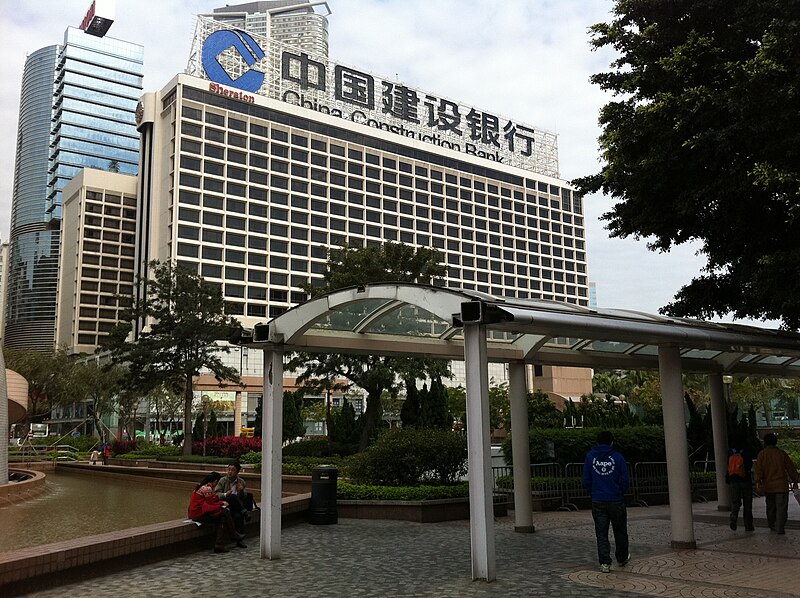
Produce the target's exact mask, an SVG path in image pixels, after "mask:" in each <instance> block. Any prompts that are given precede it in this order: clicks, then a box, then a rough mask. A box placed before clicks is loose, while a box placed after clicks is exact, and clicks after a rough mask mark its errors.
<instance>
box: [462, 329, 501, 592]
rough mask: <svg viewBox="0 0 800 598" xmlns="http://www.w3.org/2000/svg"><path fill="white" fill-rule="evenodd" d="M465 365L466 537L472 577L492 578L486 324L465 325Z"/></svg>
mask: <svg viewBox="0 0 800 598" xmlns="http://www.w3.org/2000/svg"><path fill="white" fill-rule="evenodd" d="M464 365H465V369H466V372H467V380H466V381H467V450H468V456H469V536H470V545H471V555H472V579H485V580H486V581H494V579H495V552H494V507H493V505H492V468H491V450H490V444H489V425H490V424H489V372H488V367H487V365H488V361H487V356H486V328H485V326H482V325H480V324H466V323H465V324H464Z"/></svg>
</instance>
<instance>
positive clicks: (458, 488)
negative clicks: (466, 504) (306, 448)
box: [336, 481, 469, 500]
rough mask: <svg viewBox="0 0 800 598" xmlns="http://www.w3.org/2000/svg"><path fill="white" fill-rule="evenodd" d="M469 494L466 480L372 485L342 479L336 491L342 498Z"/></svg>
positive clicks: (411, 497) (380, 498)
mask: <svg viewBox="0 0 800 598" xmlns="http://www.w3.org/2000/svg"><path fill="white" fill-rule="evenodd" d="M467 496H469V485H468V484H467V483H466V482H463V483H460V484H455V485H451V486H372V485H368V484H351V483H348V482H342V481H340V482H339V484H338V487H337V492H336V497H337V498H339V499H341V500H439V499H445V498H464V497H467Z"/></svg>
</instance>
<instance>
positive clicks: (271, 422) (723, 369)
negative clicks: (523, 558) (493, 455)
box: [246, 284, 800, 581]
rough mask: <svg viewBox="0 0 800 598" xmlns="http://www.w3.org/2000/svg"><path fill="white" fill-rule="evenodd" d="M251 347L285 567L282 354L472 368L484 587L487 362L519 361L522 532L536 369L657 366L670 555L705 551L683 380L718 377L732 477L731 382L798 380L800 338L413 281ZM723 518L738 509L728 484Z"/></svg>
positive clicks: (264, 543) (713, 386)
mask: <svg viewBox="0 0 800 598" xmlns="http://www.w3.org/2000/svg"><path fill="white" fill-rule="evenodd" d="M246 344H247V345H248V346H250V347H254V348H261V349H263V351H264V364H265V368H266V370H267V371H266V372H265V376H264V397H265V400H264V410H263V427H262V429H263V430H264V433H265V434H266V436H267V437H268V438H271V439H273V442H271V443H268V444H265V445H264V448H263V465H262V468H263V469H262V497H263V500H262V509H263V518H262V520H261V556H262V558H268V559H277V558H279V557H280V556H281V530H280V505H281V503H280V484H281V481H280V475H281V446H280V438H281V422H282V418H283V414H282V405H283V402H282V398H283V387H282V381H283V357H284V354H285V353H287V352H292V351H307V352H322V353H328V352H341V353H368V354H383V355H404V354H417V355H419V354H426V355H429V356H432V357H440V358H444V359H454V360H461V359H463V360H464V361H465V362H466V372H467V426H468V452H469V471H470V482H471V483H470V514H471V518H470V523H469V527H470V534H469V536H470V557H471V562H472V578H473V579H483V580H486V581H492V580H494V579H495V578H496V560H497V559H496V548H495V529H494V518H493V516H492V496H491V493H492V476H491V468H490V448H489V408H488V387H489V381H488V373H487V363H488V362H490V361H492V362H506V363H508V364H509V374H510V394H511V432H512V439H513V456H514V478H515V481H516V484H515V504H516V507H517V510H516V512H515V531H517V532H532V531H534V526H533V519H532V511H531V508H530V504H531V503H530V501H531V496H530V492H529V491H528V490H527V489H528V488H529V487H530V484H529V481H530V469H529V467H528V435H527V417H526V413H527V409H526V401H525V396H526V392H527V388H528V385H527V382H526V371H527V368H526V365H528V364H546V365H568V366H582V367H605V368H626V369H636V368H638V369H647V368H650V369H656V368H657V369H658V370H659V372H660V377H661V390H662V397H663V411H664V430H665V432H664V435H665V444H666V454H667V462H668V485H669V496H670V507H669V509H670V511H669V521H670V532H669V534H668V535H669V536H670V538H671V541H670V545H671V547H672V548H674V549H694V548H696V547H697V540H696V536H695V524H694V520H693V515H692V502H691V491H690V486H689V459H688V447H687V443H686V433H685V423H684V406H683V383H682V378H681V375H682V373H683V372H685V371H691V372H702V373H705V374H707V375H708V376H709V380H710V391H711V409H712V417H713V422H714V423H713V431H714V448H715V453H716V455H717V463H716V466H717V467H716V470H717V471H718V472H723V471H725V466H724V462H725V454H726V452H727V432H726V430H725V417H724V410H725V400H724V396H723V383H722V376H723V375H724V374H728V375H729V374H760V375H769V376H778V377H796V376H798V375H800V335H798V334H793V333H784V332H780V331H775V330H764V329H759V328H756V327H750V326H742V325H734V324H714V323H708V322H700V321H695V320H686V319H677V318H666V317H661V316H654V315H648V314H642V313H638V312H629V311H620V310H591V309H587V308H581V307H577V306H572V305H567V304H562V303H554V302H546V301H527V300H510V299H499V298H494V297H489V296H487V295H484V294H481V293H475V292H467V291H462V290H453V289H446V288H439V287H429V286H422V285H410V284H378V285H368V286H366V287H359V288H351V289H344V290H341V291H337V292H334V293H331V294H329V295H326V296H324V297H320V298H317V299H314V300H312V301H309V302H307V303H305V304H302V305H299V306H297V307H295V308H293V309H291V310H289V311H288V312H286V313H285V314H283V315H281V316H278V317H277V318H274V319H273V320H271V321H270V322H269V323H266V324H263V325H259V326H256V328H255V330H254V331H253V338H252V341H251V342H248V343H246ZM717 490H718V496H719V497H720V501H719V503H720V504H719V507H720V508H722V509H724V508H725V507H727V506H729V499H728V492H727V487H726V485H725V483H724V479H723V478H722V474H721V473H720V474H718V479H717Z"/></svg>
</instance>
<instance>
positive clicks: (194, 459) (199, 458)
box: [156, 455, 236, 465]
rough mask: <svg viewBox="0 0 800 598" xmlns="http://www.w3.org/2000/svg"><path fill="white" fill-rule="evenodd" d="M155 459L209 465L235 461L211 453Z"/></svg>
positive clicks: (157, 459) (226, 463) (157, 458)
mask: <svg viewBox="0 0 800 598" xmlns="http://www.w3.org/2000/svg"><path fill="white" fill-rule="evenodd" d="M156 461H169V462H178V463H208V464H209V465H228V464H230V463H233V462H234V461H236V459H233V458H231V457H214V456H212V455H207V456H205V457H204V456H203V455H190V456H188V457H184V456H182V455H178V456H177V457H156Z"/></svg>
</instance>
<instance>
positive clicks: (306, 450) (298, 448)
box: [283, 439, 330, 457]
mask: <svg viewBox="0 0 800 598" xmlns="http://www.w3.org/2000/svg"><path fill="white" fill-rule="evenodd" d="M283 455H284V456H290V457H327V456H329V455H330V451H329V450H328V440H327V439H322V440H316V439H314V440H300V441H298V442H292V443H290V444H287V445H286V446H285V447H283Z"/></svg>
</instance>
